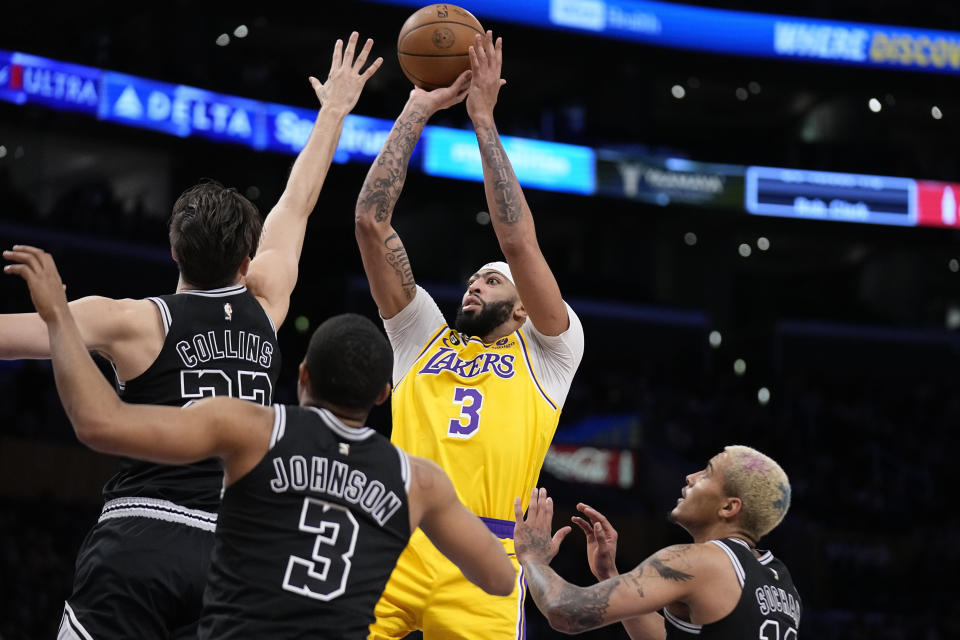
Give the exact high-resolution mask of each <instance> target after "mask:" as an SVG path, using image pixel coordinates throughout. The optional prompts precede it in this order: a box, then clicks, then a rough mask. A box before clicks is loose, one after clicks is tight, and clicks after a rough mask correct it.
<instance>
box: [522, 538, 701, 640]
mask: <svg viewBox="0 0 960 640" xmlns="http://www.w3.org/2000/svg"><path fill="white" fill-rule="evenodd" d="M696 546H697V545H677V546H674V547H667V548H665V549H661V550H660V551H658V552H657V553H655V554H653V555H652V556H650V557H649V558H647V559H646V560H644V561H643V562H642V563H641V564H640V565H639V566H638V567H637V568H636V569H634V570H633V571H630V572H628V573H625V574H622V575H619V576H616V577H614V578H610V579H609V580H604V581H602V582H598V583H597V584H595V585H593V586H592V587H577V586H574V585H572V584H570V583H569V582H567V581H566V580H564V579H563V578H561V577H560V576H558V575H557V574H556V572H554V571H553V569H551V568H550V567H549V566H547V565H546V564H544V563H540V562H537V561H536V560H527V559H526V558H522V559H521V560H520V564H522V565H523V569H524V575H525V577H526V580H527V588H528V590H529V591H530V595H531V596H533V600H534V602H536V603H537V607H539V609H540V610H541V611H542V612H543V614H544V615H545V616H546V618H547V620H548V621H549V622H550V626H551V627H553V628H554V629H556V630H557V631H562V632H564V633H580V632H582V631H587V630H589V629H596V628H597V627H602V626H605V625H608V624H612V623H614V622H620V621H624V620H628V619H631V618H633V619H635V621H636V622H637V623H638V624H634V625H631V627H630V628H628V630H629V629H633V630H635V631H638V632H639V633H641V634H642V635H639V636H637V637H640V638H664V637H666V630H665V629H664V627H663V623H662V621H661V622H660V624H659V626H658V625H657V624H656V619H655V618H653V617H648V616H649V615H650V614H653V615H656V614H655V612H656V611H659V610H660V609H662V608H663V607H665V606H667V605H669V604H671V603H674V602H687V601H688V600H689V599H690V598H691V596H692V595H693V593H694V590H695V589H696V588H697V586H698V580H697V578H696V567H695V563H694V562H692V561H691V560H692V557H693V556H696V555H698V550H697V549H695V547H696ZM519 555H520V554H519V552H518V556H519ZM637 616H643V617H642V618H639V619H637V618H636V617H637ZM631 637H634V636H633V635H632V633H631Z"/></svg>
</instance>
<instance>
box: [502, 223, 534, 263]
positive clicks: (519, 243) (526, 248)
mask: <svg viewBox="0 0 960 640" xmlns="http://www.w3.org/2000/svg"><path fill="white" fill-rule="evenodd" d="M497 239H498V241H499V244H500V251H502V252H503V255H504V257H505V258H506V259H507V262H510V263H516V262H519V261H522V260H523V259H524V258H527V257H533V256H536V255H537V254H538V253H540V245H539V244H538V243H537V237H536V235H534V234H533V233H532V232H531V233H525V232H524V231H522V230H516V231H512V232H510V233H504V234H501V235H499V236H498V237H497Z"/></svg>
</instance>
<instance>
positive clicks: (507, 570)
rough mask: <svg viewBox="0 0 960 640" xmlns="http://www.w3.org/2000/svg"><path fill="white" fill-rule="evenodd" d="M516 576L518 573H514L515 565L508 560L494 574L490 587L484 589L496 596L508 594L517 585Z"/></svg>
mask: <svg viewBox="0 0 960 640" xmlns="http://www.w3.org/2000/svg"><path fill="white" fill-rule="evenodd" d="M516 578H517V576H516V573H514V570H513V565H512V564H510V561H509V560H507V561H506V562H504V563H503V566H501V567H499V568H498V570H497V571H496V573H495V574H494V575H493V576H492V578H491V581H490V588H489V589H484V591H486V592H487V593H489V594H490V595H494V596H508V595H510V594H511V593H513V589H514V587H515V586H516Z"/></svg>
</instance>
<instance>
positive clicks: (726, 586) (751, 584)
mask: <svg viewBox="0 0 960 640" xmlns="http://www.w3.org/2000/svg"><path fill="white" fill-rule="evenodd" d="M789 508H790V481H789V480H788V479H787V474H786V473H784V471H783V469H782V468H781V467H780V465H778V464H777V463H776V462H775V461H774V460H773V459H771V458H770V457H768V456H766V455H764V454H762V453H760V452H759V451H757V450H756V449H753V448H750V447H746V446H742V445H732V446H728V447H725V448H724V450H723V451H722V452H721V453H718V454H717V455H715V456H714V457H713V458H711V459H710V461H709V462H707V466H706V467H705V468H704V469H702V470H700V471H698V472H696V473H692V474H690V475H688V476H687V484H686V486H685V487H684V488H683V490H682V492H681V497H680V499H679V500H678V501H677V506H676V507H674V509H673V511H671V512H670V518H671V520H673V521H674V522H676V523H677V524H679V525H680V526H681V527H683V528H684V529H686V530H687V532H688V533H689V534H690V535H691V536H692V537H693V544H681V545H674V546H671V547H666V548H664V549H661V550H660V551H657V552H656V553H654V554H653V555H651V556H650V557H649V558H647V559H646V560H644V561H643V562H642V563H640V565H639V566H637V567H636V568H635V569H633V570H632V571H630V572H628V573H625V574H623V575H618V572H617V568H616V565H615V563H614V558H615V555H616V538H617V532H616V530H614V529H613V527H612V526H611V525H610V523H609V522H608V521H607V519H606V518H605V517H603V515H602V514H601V513H599V512H598V511H596V510H595V509H593V508H591V507H589V506H587V505H584V504H580V505H578V509H579V510H580V511H581V512H582V513H583V514H584V515H585V516H587V518H589V522H587V520H585V519H584V518H580V517H574V518H573V521H574V523H575V524H577V525H578V526H579V527H580V528H581V529H583V531H584V533H586V535H587V558H588V560H589V563H590V569H591V571H593V574H594V575H595V576H596V577H597V578H598V579H599V580H600V582H599V583H597V584H595V585H593V586H592V587H577V586H574V585H572V584H570V583H569V582H567V581H565V580H564V579H563V578H561V577H560V576H558V575H557V574H556V573H555V572H554V571H553V570H552V569H550V567H549V566H548V564H549V562H550V560H551V559H552V558H553V556H554V555H556V553H557V550H558V548H559V546H560V542H561V541H562V540H563V538H565V537H566V535H567V534H568V533H570V530H571V528H570V527H563V528H562V529H560V530H559V531H557V533H556V534H555V535H553V536H552V537H551V535H550V531H551V520H552V518H553V500H552V499H551V498H548V497H547V494H546V491H545V490H543V489H540V490H539V491H537V490H534V492H533V497H532V499H531V502H530V508H529V511H528V513H527V519H526V521H523V522H521V517H522V513H521V511H520V499H519V498H517V500H516V505H515V510H516V516H517V527H516V533H515V535H516V549H517V557H518V559H519V560H520V564H521V565H522V566H523V567H524V569H525V571H526V578H527V584H528V585H529V589H530V593H531V595H532V596H533V599H534V601H535V602H536V603H537V606H538V607H539V608H540V610H541V611H542V612H543V613H544V615H546V616H547V619H548V620H549V621H550V626H552V627H553V628H554V629H557V630H559V631H563V632H564V633H579V632H581V631H586V630H588V629H594V628H597V627H602V626H604V625H608V624H611V623H614V622H618V621H622V622H623V626H624V628H625V629H626V630H627V633H628V634H629V635H630V637H631V638H632V640H654V639H656V640H663V639H664V638H669V639H671V640H675V639H677V638H694V637H695V638H698V639H700V640H740V639H742V638H758V637H759V638H770V639H779V640H796V638H797V637H798V635H797V634H798V628H799V626H800V613H801V610H800V595H799V593H797V589H796V587H794V584H793V579H792V578H791V577H790V572H789V571H787V568H786V566H784V564H783V562H781V561H780V560H778V559H777V558H775V557H774V555H773V554H772V553H771V552H770V551H763V550H760V549H757V543H758V542H759V540H760V538H762V537H763V536H765V535H766V534H768V533H769V532H770V531H772V530H773V528H774V527H776V526H777V525H778V524H779V523H780V522H781V521H782V520H783V517H784V516H785V515H786V513H787V510H788V509H789ZM658 611H662V612H663V615H660V614H659V613H657V612H658Z"/></svg>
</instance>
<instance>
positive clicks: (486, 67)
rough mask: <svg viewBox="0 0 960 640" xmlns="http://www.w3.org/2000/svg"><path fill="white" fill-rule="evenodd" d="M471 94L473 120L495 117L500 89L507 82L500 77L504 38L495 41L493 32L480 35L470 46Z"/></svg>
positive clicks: (468, 104) (468, 100)
mask: <svg viewBox="0 0 960 640" xmlns="http://www.w3.org/2000/svg"><path fill="white" fill-rule="evenodd" d="M469 52H470V70H471V71H472V72H473V77H472V78H471V80H470V93H469V94H468V95H467V114H468V115H469V116H470V118H471V119H472V120H476V119H477V118H478V117H484V116H491V117H492V116H493V107H494V106H495V105H496V104H497V95H498V94H499V93H500V87H502V86H503V85H505V84H507V81H506V80H504V79H503V78H501V77H500V71H501V69H502V67H503V38H497V41H496V43H494V41H493V31H487V33H486V34H485V35H483V36H481V35H480V34H479V33H478V34H477V35H476V37H475V38H474V42H473V44H472V45H471V46H470V49H469Z"/></svg>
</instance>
